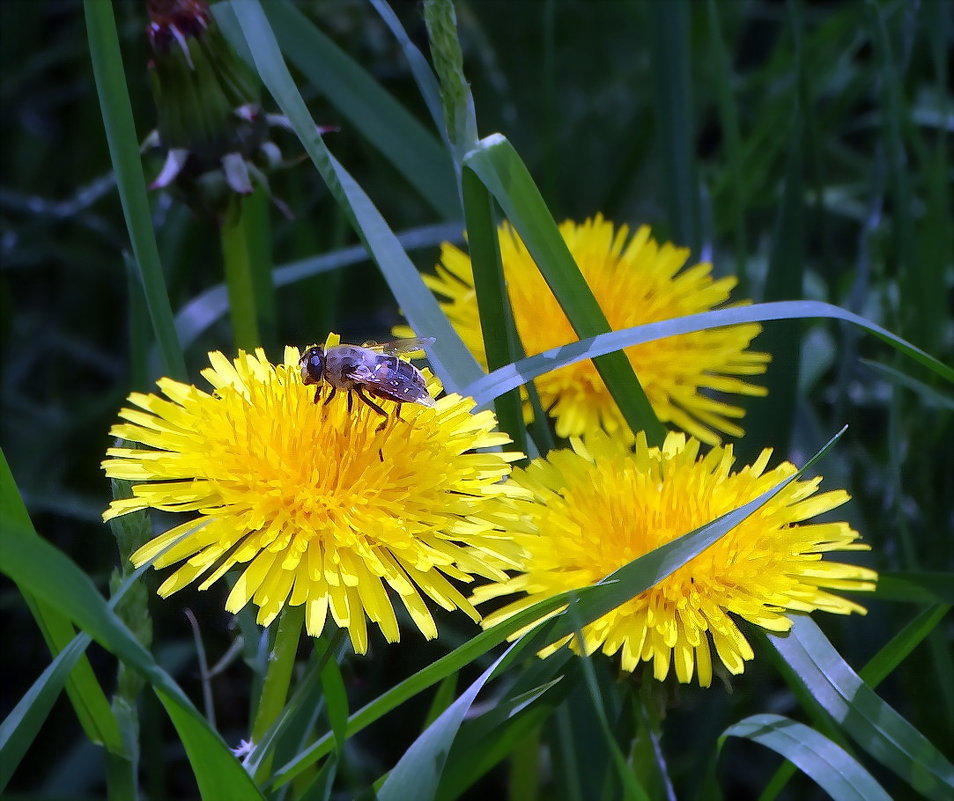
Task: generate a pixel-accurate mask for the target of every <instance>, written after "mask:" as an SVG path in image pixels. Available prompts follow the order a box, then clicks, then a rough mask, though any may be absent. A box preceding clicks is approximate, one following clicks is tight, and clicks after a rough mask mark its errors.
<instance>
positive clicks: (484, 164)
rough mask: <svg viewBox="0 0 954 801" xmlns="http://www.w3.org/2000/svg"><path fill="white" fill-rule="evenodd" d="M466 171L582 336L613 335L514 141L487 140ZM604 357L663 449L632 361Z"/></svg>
mask: <svg viewBox="0 0 954 801" xmlns="http://www.w3.org/2000/svg"><path fill="white" fill-rule="evenodd" d="M463 167H464V169H465V170H472V171H473V172H474V173H475V174H476V175H477V177H478V178H479V179H480V181H481V183H483V184H484V186H486V187H487V189H488V190H490V193H491V194H492V195H493V196H494V198H496V200H497V203H498V204H499V205H500V208H501V209H503V212H504V214H505V215H506V217H507V218H508V219H509V220H510V222H511V223H512V224H513V226H514V227H515V228H516V229H517V232H518V233H519V234H520V236H521V238H522V239H523V241H524V244H526V246H527V249H528V250H529V252H530V255H531V256H532V257H533V260H534V261H535V262H536V264H537V267H538V268H539V270H540V272H541V274H542V275H543V277H544V278H545V279H546V282H547V284H548V285H549V287H550V289H551V291H552V292H553V294H554V296H555V297H556V298H557V300H558V301H559V303H560V306H561V307H562V309H563V311H564V313H565V314H566V316H567V319H569V321H570V324H571V325H572V326H573V329H574V330H575V331H576V333H577V335H578V336H580V337H583V338H586V337H592V336H596V335H598V334H603V333H605V332H607V331H609V323H608V322H607V321H606V317H605V316H604V314H603V311H602V309H600V306H599V304H598V303H597V302H596V298H594V297H593V293H592V291H591V290H590V288H589V286H588V285H587V283H586V281H585V280H584V278H583V276H582V275H581V274H580V270H579V267H577V265H576V262H575V261H573V256H572V255H571V254H570V251H569V249H568V248H567V245H566V242H564V241H563V237H562V236H560V232H559V229H558V228H557V225H556V223H555V222H554V220H553V217H552V216H551V215H550V211H549V209H547V205H546V203H545V202H544V200H543V196H542V195H541V194H540V190H539V189H538V188H537V185H536V184H535V183H534V182H533V178H532V177H531V176H530V172H529V170H527V167H526V165H525V164H524V163H523V161H522V160H521V159H520V156H519V155H517V151H516V150H514V148H513V146H512V145H511V144H510V142H508V141H507V140H506V139H505V138H504V137H503V136H501V135H499V134H494V135H493V136H488V137H486V138H485V139H482V140H481V141H480V143H479V145H478V147H477V148H475V149H474V150H472V151H470V152H469V153H468V154H467V155H466V156H465V157H464V161H463ZM600 356H601V357H600V358H594V359H593V364H594V365H595V366H596V369H597V371H598V372H599V374H600V377H601V378H602V379H603V382H604V383H605V384H606V387H607V389H608V390H609V391H610V393H611V394H612V396H613V399H614V400H615V401H616V404H617V406H619V409H620V412H622V414H623V416H624V417H625V418H626V422H627V424H628V425H629V426H630V428H632V430H633V431H634V432H636V431H645V432H646V436H647V439H648V440H649V442H650V444H651V445H658V444H660V443H661V442H662V439H663V436H664V434H665V430H664V429H663V427H662V425H660V423H659V421H658V420H657V419H656V415H655V413H654V412H653V409H652V406H651V405H650V404H649V400H648V399H647V398H646V393H644V392H643V389H642V387H641V386H640V384H639V379H638V377H637V376H636V375H635V374H634V373H633V370H632V367H631V366H630V364H629V360H628V359H627V358H626V356H625V355H624V354H622V353H613V352H612V351H607V352H606V353H605V354H601V355H600ZM515 386H517V385H515ZM513 388H514V387H511V388H510V389H513ZM495 397H496V396H495Z"/></svg>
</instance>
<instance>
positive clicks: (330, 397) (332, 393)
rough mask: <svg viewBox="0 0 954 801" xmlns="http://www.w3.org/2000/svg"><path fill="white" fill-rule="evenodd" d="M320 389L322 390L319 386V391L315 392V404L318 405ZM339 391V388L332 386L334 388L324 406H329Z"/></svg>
mask: <svg viewBox="0 0 954 801" xmlns="http://www.w3.org/2000/svg"><path fill="white" fill-rule="evenodd" d="M320 389H321V386H320V385H319V386H318V389H316V390H315V403H318V390H320ZM337 391H338V388H337V387H336V386H334V385H332V387H331V392H330V393H328V397H327V398H325V402H324V404H323V405H324V406H327V405H328V404H329V403H331V399H332V398H333V397H334V396H335V392H337Z"/></svg>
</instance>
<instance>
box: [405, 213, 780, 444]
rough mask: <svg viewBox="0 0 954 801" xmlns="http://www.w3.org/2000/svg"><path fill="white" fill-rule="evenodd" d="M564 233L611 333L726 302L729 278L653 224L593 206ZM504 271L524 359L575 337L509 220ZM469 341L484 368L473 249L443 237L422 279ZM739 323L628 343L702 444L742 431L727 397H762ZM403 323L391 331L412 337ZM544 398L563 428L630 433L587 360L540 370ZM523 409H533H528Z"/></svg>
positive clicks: (649, 389)
mask: <svg viewBox="0 0 954 801" xmlns="http://www.w3.org/2000/svg"><path fill="white" fill-rule="evenodd" d="M560 234H561V235H562V236H563V239H564V240H565V241H566V244H567V247H568V248H569V250H570V253H571V254H572V255H573V258H574V259H575V261H576V263H577V265H578V266H579V268H580V272H581V273H582V275H583V277H584V279H585V280H586V282H587V284H588V285H589V287H590V289H591V291H592V292H593V295H594V296H595V298H596V300H597V302H598V303H599V305H600V307H601V308H602V310H603V313H604V315H605V316H606V319H607V321H608V322H609V324H610V327H611V328H612V329H613V330H620V329H623V328H629V327H632V326H636V325H642V324H644V323H651V322H657V321H660V320H667V319H672V318H676V317H681V316H684V315H688V314H696V313H699V312H705V311H710V310H712V309H715V308H719V307H724V306H725V304H726V303H727V301H728V300H729V293H730V291H731V290H732V288H733V287H734V286H735V284H736V279H735V278H733V277H725V278H719V279H714V278H713V277H712V265H711V264H708V263H701V264H696V265H693V266H691V267H689V268H687V269H683V267H684V265H685V263H686V260H687V258H688V256H689V250H688V249H687V248H680V247H675V246H673V245H671V244H668V243H667V244H661V245H660V244H657V242H656V241H655V240H654V239H653V238H652V236H651V235H650V229H649V228H648V227H646V226H643V227H640V228H639V229H638V230H637V231H636V233H635V234H634V235H632V236H630V230H629V228H628V227H627V226H625V225H622V226H619V227H614V225H613V223H611V222H609V221H607V220H605V219H603V217H602V216H600V215H597V216H596V217H594V218H592V219H588V220H586V221H585V222H583V223H582V224H577V223H575V222H572V221H567V222H564V223H563V224H562V225H561V226H560ZM499 240H500V255H501V261H502V263H503V270H504V278H505V280H506V283H507V291H508V294H509V297H510V302H511V305H512V307H513V316H514V322H515V324H516V327H517V332H518V333H519V335H520V340H521V342H522V344H523V348H524V351H525V352H526V354H527V355H528V356H532V355H534V354H537V353H541V352H543V351H545V350H548V349H550V348H555V347H558V346H560V345H565V344H567V343H568V342H574V341H576V340H577V339H578V337H577V335H576V333H575V332H574V331H573V328H572V327H571V325H570V322H569V320H568V319H567V317H566V315H565V314H564V313H563V310H562V309H561V307H560V304H559V303H558V302H557V299H556V297H555V296H554V295H553V293H552V292H551V291H550V288H549V287H548V286H547V283H546V281H545V280H544V278H543V277H542V275H541V274H540V271H539V270H538V269H537V266H536V265H535V264H534V261H533V259H532V257H531V256H530V253H529V251H528V250H527V247H526V245H524V243H523V241H522V240H521V238H520V236H519V235H518V234H517V233H516V231H514V229H513V228H512V227H511V226H510V225H509V224H508V223H504V224H503V225H502V226H501V227H500V229H499ZM425 281H426V282H427V284H428V286H429V287H430V288H431V290H432V291H433V292H434V293H435V294H437V295H438V296H440V297H442V298H444V301H443V302H442V304H441V307H442V308H443V310H444V312H445V313H446V314H447V315H448V317H449V319H450V320H451V322H452V323H453V325H454V327H455V329H456V330H457V332H458V333H459V334H460V336H461V338H462V339H463V340H464V342H465V344H466V345H467V347H468V348H469V349H470V351H471V352H472V353H473V354H474V355H475V357H476V358H477V359H478V360H480V361H481V362H482V363H483V364H484V366H485V367H486V358H485V354H484V346H483V338H482V335H481V328H480V321H479V318H478V312H477V303H476V294H475V292H474V278H473V272H472V268H471V263H470V259H469V257H468V256H467V255H466V254H465V253H464V252H463V251H461V250H460V249H458V248H457V247H455V246H453V245H450V244H446V243H445V244H444V245H443V247H442V249H441V256H440V263H439V264H438V265H437V272H436V275H434V276H425ZM761 330H762V329H761V326H760V325H758V324H757V323H745V324H740V325H734V326H728V327H724V328H718V329H710V330H706V331H698V332H695V333H690V334H681V335H679V336H673V337H668V338H666V339H661V340H656V341H653V342H647V343H644V344H642V345H636V346H633V347H630V348H627V349H626V350H625V353H626V355H627V356H628V358H629V361H630V363H631V364H632V366H633V369H634V370H635V372H636V375H637V376H638V377H639V380H640V382H641V383H642V386H643V389H644V390H645V392H646V394H647V396H648V398H649V401H650V403H651V404H652V407H653V410H654V411H655V413H656V416H657V417H658V418H659V420H660V421H662V422H663V423H671V424H672V425H674V426H676V427H678V428H680V429H682V430H683V431H686V432H688V433H689V434H692V435H693V436H695V437H696V438H698V439H700V440H701V441H703V442H706V443H709V444H716V443H718V442H719V441H720V440H721V437H722V436H723V435H730V436H736V437H738V436H741V435H742V433H743V430H742V428H741V427H740V426H739V425H738V423H737V422H736V421H737V420H739V419H740V418H741V417H742V416H743V414H744V411H743V409H742V408H741V407H739V406H737V405H734V404H732V403H730V402H728V401H727V400H726V399H725V396H726V395H732V394H735V395H743V396H745V395H751V396H761V395H765V389H764V387H761V386H758V385H756V384H752V383H749V381H748V380H747V378H749V377H751V376H754V375H758V374H760V373H764V372H765V368H766V364H767V362H768V361H769V356H768V354H765V353H759V352H756V351H751V350H749V349H748V348H749V345H750V343H751V342H752V340H753V339H754V338H755V337H756V336H757V335H758V334H759V332H760V331H761ZM409 332H410V329H408V328H406V327H400V328H397V329H395V334H396V335H398V336H409V335H410V333H409ZM535 384H536V388H537V390H538V392H539V395H540V401H541V403H542V405H543V407H544V408H545V409H548V410H549V414H550V415H551V416H552V417H554V418H555V427H556V433H557V435H558V436H561V437H570V436H582V435H583V434H585V433H587V432H590V431H594V430H598V429H602V430H605V431H608V432H610V433H614V432H619V433H620V434H621V435H623V436H627V437H631V434H629V429H628V427H627V426H626V423H625V422H624V420H623V417H622V415H621V414H620V412H619V409H618V408H617V406H616V404H615V403H614V401H613V399H612V397H611V396H610V394H609V392H608V390H607V389H606V387H605V385H604V384H603V381H602V379H601V378H600V376H599V374H598V373H597V372H596V368H595V367H594V366H593V363H592V362H591V361H584V362H579V363H577V364H572V365H567V366H566V367H563V368H560V369H558V370H554V371H552V372H550V373H546V374H544V375H542V376H540V377H539V378H537V379H536V380H535ZM527 414H528V417H529V414H530V410H529V406H528V407H527Z"/></svg>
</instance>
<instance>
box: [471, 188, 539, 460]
mask: <svg viewBox="0 0 954 801" xmlns="http://www.w3.org/2000/svg"><path fill="white" fill-rule="evenodd" d="M461 187H462V194H463V198H464V218H465V219H466V221H467V245H468V249H469V250H470V261H471V264H472V265H473V270H474V291H475V292H476V294H477V310H478V314H479V316H480V330H481V334H482V336H483V339H484V353H486V354H487V366H488V367H489V368H490V369H491V370H496V369H497V368H498V367H503V366H504V365H506V364H511V363H513V362H515V361H517V360H518V359H520V358H522V357H523V356H524V353H523V348H522V347H521V346H520V340H519V338H518V335H517V329H516V327H515V326H514V321H513V312H512V310H511V308H510V298H509V297H508V296H507V288H506V284H505V282H504V274H503V264H502V263H501V261H500V241H499V239H498V237H497V226H496V225H495V224H494V215H493V201H492V200H491V197H490V195H489V194H488V192H487V189H486V188H485V187H484V185H483V184H482V183H481V182H480V181H479V180H478V179H477V177H476V176H475V175H474V173H472V172H471V171H470V170H465V171H464V173H463V175H462V179H461ZM494 408H495V409H496V412H497V420H498V422H499V423H500V428H501V429H503V430H504V431H506V432H507V433H508V434H510V437H511V439H513V441H514V445H515V447H516V449H517V450H518V451H520V452H521V453H526V451H527V430H526V427H525V426H524V424H523V406H522V404H521V402H520V393H519V391H518V390H513V391H512V392H507V393H504V394H503V395H501V396H500V397H498V398H496V399H495V400H494Z"/></svg>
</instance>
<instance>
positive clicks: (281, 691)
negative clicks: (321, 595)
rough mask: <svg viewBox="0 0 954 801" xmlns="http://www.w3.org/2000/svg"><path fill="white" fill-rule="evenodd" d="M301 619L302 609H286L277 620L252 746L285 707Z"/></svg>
mask: <svg viewBox="0 0 954 801" xmlns="http://www.w3.org/2000/svg"><path fill="white" fill-rule="evenodd" d="M304 620H305V607H304V606H286V607H285V608H284V609H283V610H282V613H281V616H280V617H279V618H278V631H277V632H276V633H275V644H274V647H273V648H272V652H271V654H270V656H269V660H268V670H267V672H266V674H265V684H264V686H263V687H262V697H261V698H260V699H259V702H258V710H257V711H256V712H255V723H254V724H253V726H252V742H253V743H257V742H260V741H261V739H262V737H264V736H265V733H266V732H267V731H268V729H269V727H270V726H271V725H272V724H273V723H274V722H275V721H276V720H278V716H279V715H280V714H281V712H282V708H283V707H284V705H285V700H286V699H287V697H288V686H289V684H290V683H291V675H292V668H293V667H294V666H295V657H296V655H297V654H298V641H299V639H300V638H301V629H302V625H303V624H304ZM269 761H270V757H269V758H266V759H265V760H264V761H263V764H262V769H265V770H267V766H266V763H268V762H269Z"/></svg>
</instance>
